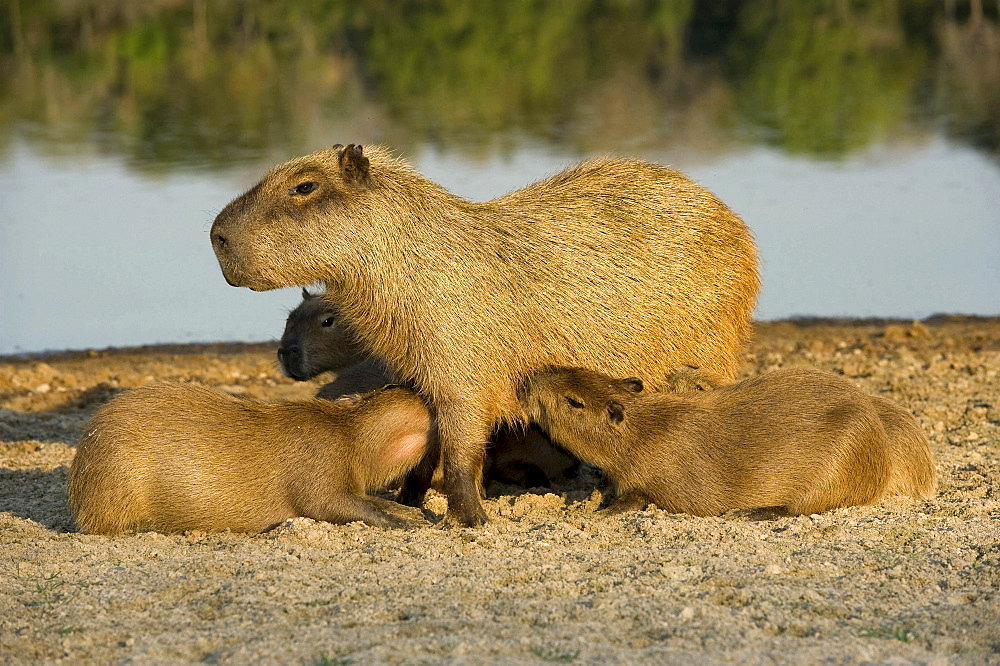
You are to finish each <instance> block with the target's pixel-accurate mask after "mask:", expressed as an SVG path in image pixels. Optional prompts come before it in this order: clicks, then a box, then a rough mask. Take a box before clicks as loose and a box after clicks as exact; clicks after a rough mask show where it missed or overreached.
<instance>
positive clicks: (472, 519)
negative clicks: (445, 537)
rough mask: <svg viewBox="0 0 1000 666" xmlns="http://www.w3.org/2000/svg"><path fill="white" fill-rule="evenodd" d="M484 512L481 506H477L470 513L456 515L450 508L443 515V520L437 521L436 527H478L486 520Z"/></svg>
mask: <svg viewBox="0 0 1000 666" xmlns="http://www.w3.org/2000/svg"><path fill="white" fill-rule="evenodd" d="M487 520H488V519H487V517H486V512H485V511H483V509H482V507H479V509H478V511H473V512H471V515H462V516H460V515H458V512H456V511H453V510H451V509H449V510H448V512H447V513H446V514H445V516H444V520H442V521H441V522H440V523H438V527H440V528H442V529H451V528H453V527H479V526H481V525H485V524H486V522H487Z"/></svg>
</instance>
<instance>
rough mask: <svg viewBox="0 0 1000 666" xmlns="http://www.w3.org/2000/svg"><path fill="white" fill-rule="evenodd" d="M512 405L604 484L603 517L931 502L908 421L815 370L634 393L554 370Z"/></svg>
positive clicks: (927, 475)
mask: <svg viewBox="0 0 1000 666" xmlns="http://www.w3.org/2000/svg"><path fill="white" fill-rule="evenodd" d="M632 388H634V387H632ZM520 398H521V401H522V404H523V406H524V409H525V411H526V412H527V413H528V414H529V416H530V417H531V419H532V420H534V421H535V422H537V423H538V424H539V425H540V426H541V427H542V428H543V429H544V430H546V431H547V432H548V433H549V435H550V436H551V437H552V438H553V439H554V440H555V441H557V442H559V443H560V444H562V445H563V446H565V447H566V448H567V449H568V450H569V451H571V452H572V453H575V454H576V455H578V456H579V457H580V458H582V459H583V460H586V461H588V462H590V463H592V464H594V465H597V466H598V467H600V468H601V469H603V470H604V471H605V472H606V473H607V474H608V475H609V476H610V477H611V478H612V479H613V480H614V482H615V483H616V485H617V487H618V491H619V493H620V498H619V500H618V503H617V505H615V506H614V507H612V508H613V509H628V508H642V507H645V506H646V505H647V504H656V505H657V506H658V507H660V508H662V509H666V510H668V511H675V512H683V513H690V514H694V515H697V516H710V515H717V514H720V513H723V512H725V511H729V510H732V509H753V508H762V507H782V508H783V509H784V510H785V511H786V512H787V513H789V514H801V513H806V514H810V513H817V512H820V511H825V510H827V509H832V508H834V507H840V506H852V505H863V504H871V503H874V502H876V501H878V500H879V499H880V498H882V497H883V496H885V495H886V494H889V493H892V494H905V495H912V496H914V497H919V498H927V497H930V496H931V495H932V493H933V492H934V478H935V471H934V464H933V461H932V460H931V457H930V449H929V446H928V444H927V440H926V438H923V434H922V433H921V432H920V428H919V426H918V425H917V424H916V420H915V419H914V418H913V417H912V416H911V415H909V414H908V413H907V412H906V411H905V410H903V409H901V408H898V406H896V405H894V404H893V403H891V402H889V401H886V400H884V399H882V398H873V397H870V396H868V395H866V394H865V393H863V392H862V391H861V390H859V389H858V388H857V387H855V386H854V385H852V384H851V383H850V382H849V381H847V380H846V379H844V378H843V377H840V376H839V375H834V374H831V373H827V372H821V371H819V370H812V369H805V368H801V369H799V368H794V369H784V370H776V371H774V372H770V373H767V374H764V375H760V376H757V377H753V378H750V379H747V380H745V381H742V382H739V383H738V384H733V385H730V386H723V387H720V388H716V389H713V390H707V391H700V390H692V391H687V392H684V393H641V392H638V393H637V392H635V391H634V390H630V387H629V386H628V385H626V384H625V383H624V382H623V381H621V380H615V379H612V378H610V377H608V376H607V375H603V374H601V373H597V372H594V371H591V370H584V369H580V368H555V369H551V370H547V371H541V372H539V373H536V374H534V375H532V376H531V377H530V378H529V380H528V381H527V382H526V383H525V384H524V386H523V387H522V388H521V390H520ZM884 415H889V423H888V424H884V423H883V416H884ZM887 425H888V427H887ZM900 435H902V438H901V439H896V440H893V439H891V437H899V436H900Z"/></svg>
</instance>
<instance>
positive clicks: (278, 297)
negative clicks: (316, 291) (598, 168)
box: [0, 0, 1000, 354]
mask: <svg viewBox="0 0 1000 666" xmlns="http://www.w3.org/2000/svg"><path fill="white" fill-rule="evenodd" d="M998 8H1000V2H981V1H979V0H972V1H967V2H962V1H959V0H954V1H951V2H945V3H938V2H932V1H930V0H928V1H926V2H903V1H902V0H899V1H893V0H886V1H881V2H875V1H869V2H865V1H862V0H851V1H844V0H829V1H824V0H818V1H817V2H809V3H803V2H798V1H796V0H761V1H756V2H727V3H718V2H710V1H708V0H705V1H697V0H679V1H677V2H672V3H651V2H639V1H632V0H622V1H619V2H606V1H604V0H579V1H573V2H568V1H567V2H550V3H539V2H533V1H529V0H511V1H506V2H483V1H481V0H480V1H478V2H475V1H473V0H439V1H438V2H435V3H426V2H419V3H418V2H416V1H415V0H414V1H407V2H388V0H373V1H370V2H365V3H347V2H339V1H337V0H306V1H302V2H296V3H271V2H264V1H263V0H260V1H252V0H251V1H248V2H243V3H230V2H211V1H209V0H194V1H193V2H190V3H184V2H177V1H176V0H150V1H148V2H144V3H135V2H130V1H128V0H76V1H75V2H65V3H38V2H28V1H27V0H9V1H8V4H7V7H6V9H7V11H5V12H0V191H2V192H3V195H0V354H2V353H10V352H14V351H32V350H41V349H52V348H66V347H77V348H78V347H87V346H96V347H103V346H109V345H127V344H141V343H150V342H182V341H193V340H220V339H230V340H232V339H240V340H260V339H267V338H268V337H271V336H274V335H277V334H278V333H280V330H281V323H282V320H283V317H284V311H285V309H286V308H290V307H292V306H293V305H295V303H296V301H297V292H296V291H295V290H285V291H281V292H276V293H269V294H253V293H250V292H248V291H246V290H236V289H232V288H229V287H227V286H226V284H225V282H224V281H223V280H222V278H221V275H220V273H219V270H218V268H217V266H216V263H215V260H214V257H213V256H212V253H211V249H210V247H209V245H208V242H207V226H208V223H209V222H210V221H211V219H212V217H213V215H214V213H215V211H217V210H219V209H220V208H221V207H222V206H223V205H225V203H226V202H227V201H228V200H229V199H230V198H231V197H232V196H234V195H235V194H237V193H238V192H239V191H240V190H241V189H242V188H244V187H246V186H247V185H249V184H251V183H252V182H253V181H254V180H255V179H256V178H257V177H258V176H259V175H260V173H261V172H262V171H263V170H264V169H266V168H267V167H268V166H269V165H270V164H271V163H273V162H275V161H279V160H283V159H286V158H288V157H290V156H293V155H296V154H301V153H303V152H307V151H310V150H314V149H316V148H317V147H320V146H322V145H328V144H331V143H333V142H337V141H353V140H357V141H362V142H371V141H383V142H385V143H388V144H389V145H391V146H392V147H393V148H394V149H397V150H399V151H400V152H401V153H403V154H404V155H405V156H407V157H408V158H409V159H411V160H412V161H413V162H414V163H415V164H416V166H417V167H418V168H420V169H421V170H423V171H424V172H425V173H427V175H429V176H430V177H431V178H433V179H435V180H437V181H439V182H441V183H442V184H444V185H445V186H447V187H449V188H450V189H452V190H454V191H456V192H457V193H459V194H462V195H464V196H468V197H470V198H473V199H480V200H481V199H487V198H490V197H493V196H496V195H498V194H501V193H503V192H506V191H509V190H510V189H514V188H516V187H520V186H522V185H524V184H526V183H527V182H530V181H532V180H535V179H537V178H540V177H542V176H545V175H547V174H550V173H552V172H554V171H556V170H557V169H559V168H561V167H563V166H565V165H567V164H569V163H572V162H574V161H577V160H578V159H580V158H582V157H585V156H588V155H593V154H600V153H618V154H637V155H641V156H644V157H647V158H650V159H656V160H659V161H662V162H666V163H670V164H673V165H675V166H678V167H680V168H682V169H684V170H686V171H688V172H689V173H691V174H692V175H693V176H694V177H695V178H696V179H698V180H700V181H702V182H703V183H705V184H706V185H707V186H708V187H709V188H710V189H712V190H713V191H715V192H716V193H717V194H719V195H720V196H721V197H722V198H723V199H724V200H725V201H726V202H727V203H729V204H730V205H731V206H732V207H733V208H734V209H735V210H736V211H737V212H738V213H740V215H742V216H743V217H744V218H745V219H746V220H747V222H748V223H749V224H750V225H751V226H752V227H753V229H754V231H755V234H756V236H757V238H758V242H759V245H760V247H761V252H762V256H763V263H764V287H763V291H762V294H761V302H760V307H759V308H758V310H757V316H758V317H760V318H765V319H766V318H777V317H787V316H792V315H797V314H806V315H836V316H840V315H850V316H904V317H912V316H918V317H919V316H926V315H929V314H932V313H934V312H938V311H951V312H967V313H983V314H996V313H998V312H1000V233H998V232H1000V212H998V211H1000V160H998V157H1000V27H998V19H997V14H998ZM317 17H321V18H322V20H318V18H317Z"/></svg>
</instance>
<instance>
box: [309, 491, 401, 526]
mask: <svg viewBox="0 0 1000 666" xmlns="http://www.w3.org/2000/svg"><path fill="white" fill-rule="evenodd" d="M381 501H382V502H384V501H385V500H381ZM379 504H380V502H379V501H377V500H376V499H375V498H372V497H359V496H357V495H346V494H345V495H340V496H338V497H337V498H336V499H335V500H332V501H331V502H330V503H329V504H327V506H326V508H325V509H324V510H323V511H320V512H318V515H316V516H308V517H309V518H315V519H316V520H325V521H326V522H328V523H336V524H338V525H343V524H346V523H353V522H355V521H358V520H360V521H363V522H365V523H368V524H369V525H374V526H375V527H384V528H387V529H389V528H404V527H419V526H420V525H421V523H419V522H417V521H413V520H407V519H405V518H400V517H399V516H394V515H392V514H391V513H389V512H388V511H386V510H385V509H383V508H382V507H381V506H379Z"/></svg>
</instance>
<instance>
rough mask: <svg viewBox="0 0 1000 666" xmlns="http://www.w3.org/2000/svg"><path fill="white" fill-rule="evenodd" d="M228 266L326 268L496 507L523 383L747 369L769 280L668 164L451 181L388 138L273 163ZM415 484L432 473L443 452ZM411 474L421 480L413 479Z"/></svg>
mask: <svg viewBox="0 0 1000 666" xmlns="http://www.w3.org/2000/svg"><path fill="white" fill-rule="evenodd" d="M210 235H211V241H212V246H213V248H214V250H215V253H216V256H217V257H218V260H219V264H220V266H221V268H222V272H223V275H224V276H225V278H226V280H227V281H228V282H229V283H230V284H232V285H235V286H241V287H249V288H251V289H254V290H268V289H276V288H279V287H288V286H292V285H299V286H302V285H308V284H312V283H315V282H323V283H324V284H325V285H326V288H327V290H328V291H327V296H328V297H329V298H330V300H331V301H333V302H335V303H336V305H337V307H338V308H339V309H340V312H341V314H342V315H343V317H344V319H345V321H346V322H347V323H348V324H350V326H351V327H352V329H353V330H354V331H355V332H356V333H357V335H358V339H359V341H360V342H361V343H362V344H363V345H364V347H365V349H366V350H367V351H369V352H370V353H372V354H375V355H378V356H379V357H381V358H383V359H384V360H385V361H386V363H387V364H388V365H389V367H390V368H391V369H392V370H393V372H395V373H396V374H397V375H398V376H399V377H401V378H404V379H407V380H412V381H413V383H414V385H415V386H416V388H417V390H418V391H419V392H420V393H421V394H422V395H423V396H425V398H426V399H427V400H428V401H429V403H430V406H431V408H432V409H433V411H434V415H435V419H436V422H437V427H438V434H439V438H440V443H441V453H442V456H443V465H444V485H445V488H446V491H447V494H448V516H447V522H448V523H449V524H455V523H457V524H460V525H476V524H480V523H482V522H483V521H485V520H486V514H485V513H484V512H483V508H482V504H481V503H480V501H479V491H478V489H477V488H476V480H477V479H478V478H479V477H480V474H479V471H480V468H481V466H482V461H483V453H484V450H485V447H486V444H487V441H488V439H489V436H490V433H491V432H492V431H493V428H494V425H495V424H496V423H497V422H500V421H516V420H518V419H520V418H522V416H523V414H522V411H521V408H520V406H519V405H518V402H517V396H516V388H517V386H518V384H520V382H521V381H522V380H523V378H524V377H526V376H527V375H528V374H529V373H530V372H532V371H534V370H537V369H539V368H542V367H545V366H549V365H560V366H581V367H587V368H592V369H594V370H599V371H601V372H605V373H608V374H610V375H614V376H623V375H635V376H638V377H640V378H641V379H642V380H643V381H644V382H646V384H647V385H649V386H650V388H652V389H658V388H659V387H660V386H661V385H662V383H663V381H664V377H665V376H666V374H667V373H668V372H670V371H671V370H672V369H674V368H676V367H679V366H681V365H685V364H688V365H694V366H698V367H700V368H704V369H706V370H707V371H710V372H712V373H715V374H717V375H719V376H721V377H723V378H726V379H732V378H733V377H734V376H735V372H736V368H737V364H738V356H739V352H740V350H741V349H742V347H743V344H744V342H745V341H746V339H747V337H748V335H749V332H750V326H751V321H750V314H751V311H752V309H753V306H754V302H755V299H756V295H757V291H758V286H759V279H758V274H757V254H756V249H755V247H754V243H753V239H752V238H751V235H750V232H749V230H748V229H747V227H746V225H744V223H743V221H742V220H740V218H739V217H737V216H736V214H735V213H733V212H732V211H731V210H730V209H729V208H727V207H726V206H725V204H723V203H722V202H721V201H719V199H717V198H716V197H715V196H713V195H712V194H711V193H710V192H709V191H708V190H706V189H705V188H703V187H702V186H700V185H698V184H697V183H695V182H693V181H692V180H691V179H689V178H688V177H686V176H685V175H684V174H682V173H680V172H678V171H675V170H673V169H670V168H668V167H665V166H661V165H659V164H654V163H650V162H644V161H641V160H636V159H625V158H600V159H593V160H588V161H586V162H583V163H582V164H579V165H577V166H574V167H571V168H569V169H566V170H565V171H563V172H561V173H558V174H556V175H554V176H552V177H550V178H547V179H545V180H542V181H540V182H538V183H535V184H533V185H529V186H527V187H525V188H523V189H520V190H517V191H515V192H511V193H509V194H506V195H504V196H501V197H498V198H496V199H493V200H491V201H486V202H483V203H476V202H472V201H469V200H467V199H463V198H461V197H458V196H456V195H454V194H451V193H449V192H448V191H446V190H445V189H443V188H442V187H441V186H439V185H437V184H435V183H433V182H432V181H430V180H428V179H427V178H425V177H424V176H422V175H421V174H419V173H417V172H416V171H415V170H414V169H412V168H411V167H410V166H409V165H407V164H406V163H405V162H403V161H402V160H400V159H397V158H395V157H393V156H392V155H391V154H390V153H389V151H387V150H386V149H384V148H380V147H374V148H370V149H369V150H367V151H364V152H363V151H362V149H361V147H360V146H357V145H353V144H352V145H349V146H347V147H344V146H341V145H336V146H334V147H332V148H329V149H326V150H321V151H319V152H316V153H312V154H310V155H306V156H304V157H300V158H297V159H294V160H291V161H289V162H286V163H284V164H281V165H278V166H276V167H274V168H273V169H271V170H270V171H269V172H268V173H267V174H266V175H265V176H264V178H263V180H261V181H260V182H259V183H258V184H256V185H255V186H253V187H252V188H250V190H248V191H247V192H246V193H244V194H242V195H241V196H239V197H237V198H236V199H234V200H233V201H232V202H230V203H229V204H228V205H227V206H226V207H225V208H224V209H223V210H222V212H220V213H219V215H218V216H217V217H216V218H215V222H214V223H213V225H212V230H211V234H210ZM418 470H419V472H420V473H419V474H418V475H415V476H414V477H413V478H415V479H417V480H418V481H417V482H415V483H414V484H413V486H412V487H410V488H409V491H410V492H406V493H404V495H403V497H404V498H405V499H407V500H410V501H413V500H414V498H415V497H417V496H420V495H422V489H423V488H426V486H427V485H428V484H429V479H430V474H431V472H432V470H433V463H431V464H430V465H429V466H428V465H423V464H422V465H421V466H420V467H419V468H418ZM404 490H407V489H406V488H404Z"/></svg>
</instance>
